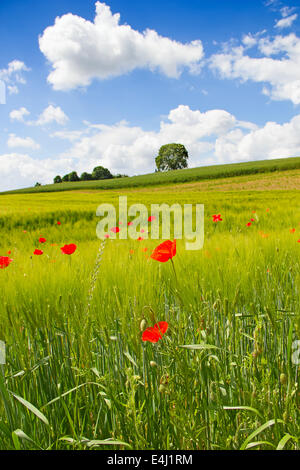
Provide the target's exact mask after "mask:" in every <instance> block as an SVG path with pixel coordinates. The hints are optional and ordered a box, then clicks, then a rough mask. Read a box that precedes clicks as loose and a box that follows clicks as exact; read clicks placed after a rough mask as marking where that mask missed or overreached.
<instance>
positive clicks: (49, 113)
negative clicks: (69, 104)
mask: <svg viewBox="0 0 300 470" xmlns="http://www.w3.org/2000/svg"><path fill="white" fill-rule="evenodd" d="M68 120H69V118H68V116H67V115H66V114H65V113H64V111H63V110H62V109H61V107H60V106H53V105H52V104H50V105H49V106H48V107H47V108H45V109H44V111H43V112H42V113H41V114H40V115H39V117H38V119H37V121H31V122H29V123H28V124H30V125H35V126H46V125H47V124H52V123H53V122H56V124H60V125H61V126H63V125H65V124H66V123H67V122H68Z"/></svg>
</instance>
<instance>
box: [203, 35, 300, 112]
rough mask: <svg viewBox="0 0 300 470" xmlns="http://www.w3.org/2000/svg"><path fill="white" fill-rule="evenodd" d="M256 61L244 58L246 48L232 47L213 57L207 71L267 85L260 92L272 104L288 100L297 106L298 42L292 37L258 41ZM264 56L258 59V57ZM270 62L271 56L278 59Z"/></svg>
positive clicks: (299, 80)
mask: <svg viewBox="0 0 300 470" xmlns="http://www.w3.org/2000/svg"><path fill="white" fill-rule="evenodd" d="M257 47H258V51H259V57H250V56H249V55H247V54H245V47H244V46H242V45H240V46H237V47H232V48H231V49H230V50H229V51H227V50H226V51H224V52H222V53H218V54H214V55H213V56H212V57H211V58H210V67H211V68H212V69H213V70H215V71H217V72H218V73H219V74H220V76H221V78H229V79H234V78H236V79H240V80H241V81H244V82H245V81H247V80H251V81H254V82H258V83H265V84H268V85H269V87H266V86H265V87H264V88H263V92H264V93H265V94H268V95H269V96H270V98H271V99H273V100H290V101H292V103H294V104H300V75H299V70H300V38H299V37H297V36H296V35H295V34H289V35H287V36H275V38H274V39H270V38H261V39H259V40H258V42H257ZM262 54H263V55H264V56H263V57H261V55H262ZM278 55H280V57H277V58H271V57H270V56H278Z"/></svg>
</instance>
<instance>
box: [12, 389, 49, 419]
mask: <svg viewBox="0 0 300 470" xmlns="http://www.w3.org/2000/svg"><path fill="white" fill-rule="evenodd" d="M10 393H11V394H12V396H13V397H14V398H15V399H16V400H18V401H19V402H20V403H22V405H24V406H25V407H26V408H27V409H28V410H29V411H31V413H33V414H34V415H35V416H36V417H37V418H39V419H40V420H41V421H43V423H45V424H46V425H47V426H49V421H48V420H47V418H46V416H45V415H43V413H41V411H39V410H38V409H37V408H36V407H35V406H34V405H33V404H32V403H29V401H27V400H25V398H22V397H19V395H16V394H15V393H13V392H10Z"/></svg>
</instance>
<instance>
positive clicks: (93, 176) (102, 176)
mask: <svg viewBox="0 0 300 470" xmlns="http://www.w3.org/2000/svg"><path fill="white" fill-rule="evenodd" d="M112 178H127V175H121V174H120V173H118V174H117V175H112V174H111V172H110V171H109V170H108V169H107V168H104V167H103V166H96V167H95V168H94V169H93V172H92V173H87V172H86V171H85V172H83V173H82V174H81V176H80V177H79V176H78V174H77V172H76V171H72V172H71V173H68V174H67V175H65V176H63V177H61V176H59V175H57V176H55V178H54V180H53V181H54V183H55V184H56V183H64V182H68V181H96V180H109V179H112Z"/></svg>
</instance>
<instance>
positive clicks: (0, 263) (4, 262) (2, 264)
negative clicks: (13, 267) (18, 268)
mask: <svg viewBox="0 0 300 470" xmlns="http://www.w3.org/2000/svg"><path fill="white" fill-rule="evenodd" d="M11 262H12V259H10V258H9V257H8V256H0V269H4V268H7V266H9V265H10V263H11Z"/></svg>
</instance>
